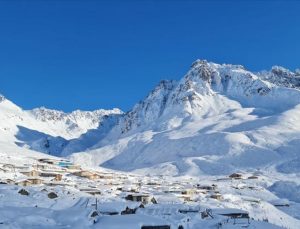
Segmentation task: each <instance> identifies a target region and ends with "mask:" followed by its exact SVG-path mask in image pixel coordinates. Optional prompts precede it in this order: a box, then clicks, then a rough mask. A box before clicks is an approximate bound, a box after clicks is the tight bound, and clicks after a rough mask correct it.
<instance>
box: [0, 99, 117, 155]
mask: <svg viewBox="0 0 300 229" xmlns="http://www.w3.org/2000/svg"><path fill="white" fill-rule="evenodd" d="M120 114H122V111H121V110H119V109H113V110H96V111H92V112H91V111H79V110H77V111H73V112H71V113H64V112H62V111H57V110H50V109H46V108H44V107H41V108H36V109H33V110H22V109H21V108H20V107H18V106H17V105H15V104H14V103H12V102H11V101H9V100H8V99H6V98H5V97H4V96H2V95H1V96H0V142H2V144H10V145H17V146H18V147H25V148H29V149H32V150H36V151H39V152H43V153H47V154H52V155H59V154H60V153H61V151H62V150H63V149H64V148H65V146H66V145H67V144H68V142H69V141H70V140H71V139H76V138H79V137H80V136H81V135H83V134H84V133H86V132H87V131H89V130H92V129H97V128H99V126H101V125H102V123H103V122H106V120H107V119H109V118H110V117H111V116H118V115H120Z"/></svg>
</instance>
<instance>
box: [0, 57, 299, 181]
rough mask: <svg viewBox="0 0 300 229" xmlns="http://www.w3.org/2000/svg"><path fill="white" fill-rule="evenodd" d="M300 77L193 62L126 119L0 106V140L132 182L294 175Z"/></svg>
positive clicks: (8, 104) (113, 113) (100, 112)
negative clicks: (270, 171) (238, 173)
mask: <svg viewBox="0 0 300 229" xmlns="http://www.w3.org/2000/svg"><path fill="white" fill-rule="evenodd" d="M299 79H300V77H299V71H296V72H291V71H289V70H287V69H284V68H282V67H273V68H272V69H271V71H262V72H259V73H252V72H250V71H248V70H246V69H245V68H244V67H243V66H240V65H228V64H222V65H221V64H216V63H211V62H207V61H205V60H197V61H195V62H194V63H193V64H192V66H191V68H190V70H189V71H188V73H187V74H186V75H185V76H184V77H183V78H182V79H181V80H179V81H168V80H164V81H161V82H160V83H159V84H158V86H157V87H155V88H154V90H153V91H151V92H150V93H149V95H148V96H147V97H146V98H145V99H144V100H143V101H141V102H139V103H138V104H136V105H135V106H134V107H133V109H132V110H130V111H129V112H127V113H122V112H121V111H120V110H118V109H114V110H110V111H105V110H98V111H94V112H83V111H74V112H72V113H68V114H66V113H63V112H61V111H54V110H48V109H46V108H38V109H34V110H32V111H24V110H22V109H21V108H19V107H17V106H16V105H14V104H13V103H11V102H10V101H9V100H7V99H4V97H1V99H0V101H1V102H0V119H1V122H0V128H1V131H0V141H1V142H2V143H3V144H4V143H7V144H13V145H15V146H16V147H18V149H20V147H27V148H30V149H33V150H36V151H40V152H46V153H50V154H54V155H61V156H67V157H70V158H71V159H72V160H74V161H76V162H77V163H80V164H84V165H88V166H99V165H101V166H104V167H107V168H113V169H118V170H126V171H136V172H140V173H148V172H151V173H158V174H160V173H164V174H166V173H167V174H172V175H176V174H189V175H198V174H224V173H229V172H231V171H235V170H237V169H258V168H265V167H266V166H268V167H275V168H276V169H277V170H278V171H279V170H280V172H283V173H290V172H291V171H293V172H296V173H299V172H300V166H299V164H300V155H299V152H298V148H299V147H300V90H299V88H300V80H299Z"/></svg>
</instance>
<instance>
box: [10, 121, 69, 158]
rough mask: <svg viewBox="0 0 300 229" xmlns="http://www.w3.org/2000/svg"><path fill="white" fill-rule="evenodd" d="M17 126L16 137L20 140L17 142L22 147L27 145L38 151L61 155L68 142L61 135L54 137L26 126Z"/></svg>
mask: <svg viewBox="0 0 300 229" xmlns="http://www.w3.org/2000/svg"><path fill="white" fill-rule="evenodd" d="M17 127H18V132H17V134H16V135H15V137H16V138H17V139H18V141H17V142H15V143H16V145H18V146H20V147H27V148H29V149H32V150H35V151H38V152H42V153H47V154H51V155H55V156H59V155H60V154H61V151H62V149H63V148H64V147H65V145H66V144H67V142H68V141H67V140H66V139H64V138H62V137H59V136H58V137H54V136H51V135H49V134H45V133H42V132H39V131H37V130H32V129H29V128H27V127H24V126H19V125H17Z"/></svg>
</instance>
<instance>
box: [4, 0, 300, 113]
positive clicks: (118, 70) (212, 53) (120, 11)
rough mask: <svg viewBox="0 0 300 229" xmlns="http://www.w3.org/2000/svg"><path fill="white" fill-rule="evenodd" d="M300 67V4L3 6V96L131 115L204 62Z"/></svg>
mask: <svg viewBox="0 0 300 229" xmlns="http://www.w3.org/2000/svg"><path fill="white" fill-rule="evenodd" d="M197 58H199V59H207V60H210V61H215V62H220V63H234V64H242V65H244V66H245V67H246V68H248V69H250V70H254V71H256V70H261V69H269V68H270V67H271V66H272V65H283V66H285V67H287V68H290V69H292V70H294V69H295V68H299V67H300V1H296V0H295V1H291V0H290V1H289V0H287V1H275V0H274V1H271V0H265V1H263V0H261V1H259V0H256V1H250V0H249V1H242V0H241V1H238V0H236V1H235V0H232V1H225V0H224V1H221V0H220V1H188V0H187V1H183V0H182V1H180V0H175V1H171V0H169V1H154V0H153V1H147V0H141V1H125V0H123V1H121V0H119V1H113V0H111V1H108V0H107V1H87V0H82V1H79V0H75V1H71V0H65V1H58V0H57V1H51V0H50V1H38V0H32V1H29V0H28V1H24V0H23V1H17V0H13V1H8V0H7V1H3V0H1V1H0V93H2V94H4V95H5V96H6V97H8V98H9V99H11V100H12V101H14V102H15V103H17V104H18V105H20V106H22V107H24V108H26V109H30V108H33V107H38V106H42V105H44V106H46V107H49V108H56V109H61V110H65V111H71V110H74V109H77V108H78V109H84V110H93V109H97V108H112V107H119V108H121V109H123V110H125V111H126V110H129V109H130V108H131V107H132V106H133V105H134V104H135V103H136V102H138V101H139V100H141V99H143V98H144V97H145V96H146V95H147V93H148V92H149V91H150V90H151V89H152V88H153V87H154V86H155V85H156V84H157V83H158V82H159V81H160V80H161V79H180V78H181V77H182V76H183V75H184V74H185V73H186V71H187V70H188V68H189V66H190V65H191V63H192V62H193V61H194V60H195V59H197Z"/></svg>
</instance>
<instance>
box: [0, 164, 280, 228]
mask: <svg viewBox="0 0 300 229" xmlns="http://www.w3.org/2000/svg"><path fill="white" fill-rule="evenodd" d="M0 173H2V174H7V176H1V178H0V183H2V184H13V185H19V186H38V185H40V186H63V187H71V188H75V189H77V190H78V191H80V192H83V193H85V194H87V195H93V196H95V197H98V196H103V195H109V197H116V198H119V199H120V198H121V199H123V201H124V200H126V201H130V202H136V203H137V204H139V205H138V206H139V207H138V208H143V207H144V206H145V205H147V204H149V203H150V204H161V203H160V199H161V197H166V196H167V197H172V198H170V203H174V200H177V201H179V203H181V204H185V203H187V204H188V203H193V202H194V203H197V202H199V197H201V198H206V199H210V200H211V201H223V199H224V198H223V196H222V192H220V190H219V187H218V185H219V184H218V182H222V181H226V182H227V181H229V183H230V184H231V185H232V186H231V187H232V188H237V189H241V188H243V187H242V186H238V185H236V186H234V183H235V182H236V183H238V182H241V181H244V180H254V179H259V176H258V175H257V174H252V175H247V176H246V175H245V174H244V175H243V174H240V173H233V174H231V175H229V176H227V177H223V178H220V179H217V180H214V181H212V182H211V183H201V182H199V181H198V183H195V180H190V179H191V178H186V179H181V180H180V181H178V180H176V179H174V180H173V179H170V180H168V179H160V177H150V176H139V175H133V174H129V173H121V172H111V171H102V170H101V171H100V170H93V169H85V168H82V167H81V166H80V165H76V164H73V163H71V162H70V161H67V160H58V159H50V158H40V159H36V160H35V163H31V164H23V165H22V166H20V165H14V164H8V163H2V164H1V163H0ZM247 188H249V189H251V188H253V189H255V186H248V187H247ZM164 201H166V200H164ZM245 201H251V202H256V203H258V201H259V200H255V199H251V200H250V199H249V198H248V199H247V200H245ZM277 204H278V203H277ZM280 204H281V205H280V206H282V205H283V204H282V203H280ZM274 205H275V204H274ZM284 206H286V203H285V204H284ZM136 210H137V208H129V207H127V208H126V209H124V210H122V211H120V212H117V211H111V212H106V214H108V215H116V214H118V215H123V214H135V212H136ZM178 212H179V213H181V214H188V213H191V212H200V210H194V209H188V210H187V209H180V210H179V211H178ZM210 214H211V213H210V212H209V211H208V212H204V213H203V216H206V217H207V216H209V215H210ZM219 215H223V216H230V217H231V218H233V219H235V218H246V219H248V218H249V216H248V214H247V213H246V212H243V211H239V212H238V211H235V212H234V211H231V212H229V213H228V212H225V213H224V212H221V213H219ZM143 228H152V227H151V226H144V227H143ZM153 228H158V227H153ZM161 228H169V226H167V225H163V226H161Z"/></svg>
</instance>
